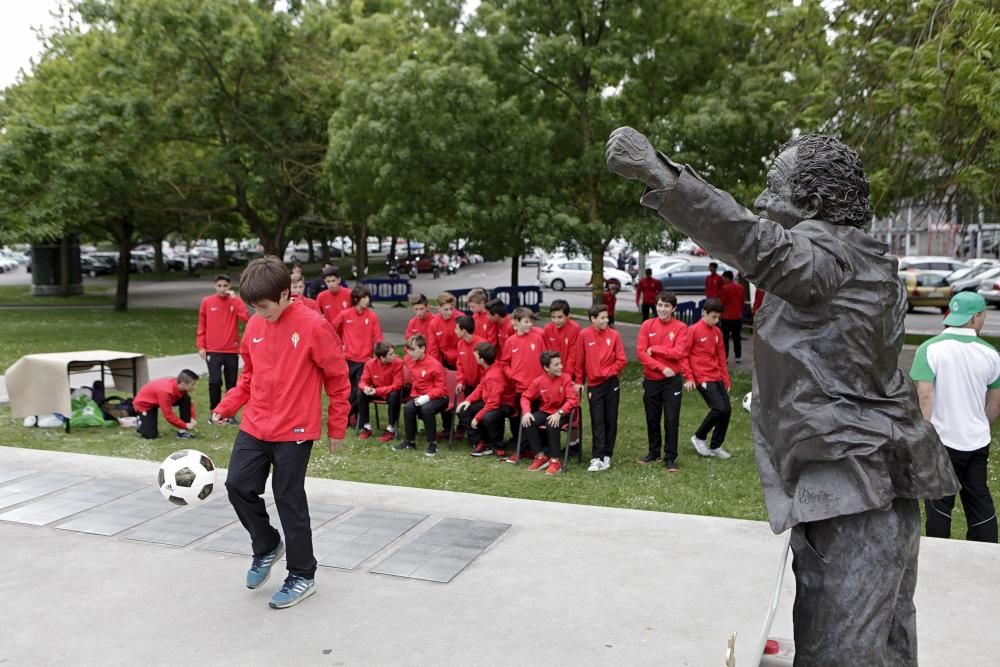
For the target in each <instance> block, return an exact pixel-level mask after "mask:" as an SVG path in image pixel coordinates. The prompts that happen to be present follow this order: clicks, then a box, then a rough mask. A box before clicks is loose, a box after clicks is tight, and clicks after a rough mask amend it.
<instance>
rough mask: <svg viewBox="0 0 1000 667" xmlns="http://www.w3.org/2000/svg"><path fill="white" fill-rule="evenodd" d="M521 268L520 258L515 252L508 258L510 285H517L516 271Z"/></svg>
mask: <svg viewBox="0 0 1000 667" xmlns="http://www.w3.org/2000/svg"><path fill="white" fill-rule="evenodd" d="M520 268H521V258H520V257H518V256H517V255H516V254H515V255H514V256H513V257H511V258H510V285H511V287H517V272H518V270H519V269H520Z"/></svg>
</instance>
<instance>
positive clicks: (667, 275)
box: [653, 256, 739, 294]
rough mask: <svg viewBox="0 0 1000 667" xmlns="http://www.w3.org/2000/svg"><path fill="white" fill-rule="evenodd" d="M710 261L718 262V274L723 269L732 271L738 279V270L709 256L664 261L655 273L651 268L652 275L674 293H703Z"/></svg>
mask: <svg viewBox="0 0 1000 667" xmlns="http://www.w3.org/2000/svg"><path fill="white" fill-rule="evenodd" d="M712 262H715V263H716V264H718V265H719V266H718V271H717V272H718V274H719V275H722V272H723V271H732V272H733V276H735V277H736V278H737V279H739V271H737V270H736V269H734V268H733V267H731V266H729V265H728V264H726V263H724V262H720V261H719V260H716V259H712V258H710V257H697V256H692V257H691V259H690V260H688V261H686V262H684V261H673V262H671V261H669V260H667V261H664V262H663V263H662V264H661V265H660V266H661V267H662V269H663V270H662V271H661V272H659V273H657V270H656V269H654V270H653V277H654V278H656V279H657V280H659V281H660V283H661V284H662V285H663V289H665V290H667V291H668V292H673V293H674V294H704V293H705V279H706V278H708V273H709V272H708V265H709V264H711V263H712Z"/></svg>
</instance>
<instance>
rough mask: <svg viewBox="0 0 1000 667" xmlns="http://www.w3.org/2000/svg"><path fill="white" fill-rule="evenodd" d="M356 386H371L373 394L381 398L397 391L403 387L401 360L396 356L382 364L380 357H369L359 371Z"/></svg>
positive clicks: (362, 387)
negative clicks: (359, 376) (359, 378)
mask: <svg viewBox="0 0 1000 667" xmlns="http://www.w3.org/2000/svg"><path fill="white" fill-rule="evenodd" d="M358 386H359V387H360V388H361V389H364V388H366V387H371V388H372V389H374V390H375V395H376V396H379V397H381V398H386V397H387V396H388V395H389V394H391V393H392V392H394V391H399V390H400V389H402V388H403V360H402V359H400V358H398V357H396V358H393V360H392V361H391V362H389V363H388V364H383V363H382V360H381V359H369V360H368V361H366V362H365V369H364V370H363V371H361V380H360V382H358Z"/></svg>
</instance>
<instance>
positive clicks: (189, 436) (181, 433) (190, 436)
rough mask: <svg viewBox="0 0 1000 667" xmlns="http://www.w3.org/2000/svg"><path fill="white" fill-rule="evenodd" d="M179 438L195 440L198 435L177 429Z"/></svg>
mask: <svg viewBox="0 0 1000 667" xmlns="http://www.w3.org/2000/svg"><path fill="white" fill-rule="evenodd" d="M177 437H178V438H184V439H186V440H194V439H195V438H196V437H197V436H196V435H195V434H194V433H191V432H190V431H177Z"/></svg>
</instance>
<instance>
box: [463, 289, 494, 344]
mask: <svg viewBox="0 0 1000 667" xmlns="http://www.w3.org/2000/svg"><path fill="white" fill-rule="evenodd" d="M465 303H467V304H468V306H469V313H470V314H471V315H472V319H473V321H475V323H476V335H477V336H479V337H480V338H482V339H483V340H484V341H486V342H487V343H489V344H490V345H493V346H494V347H496V344H497V337H496V331H494V329H493V325H492V324H491V323H490V311H488V310H486V291H485V290H482V289H480V288H478V287H475V288H473V289H471V290H469V293H468V294H466V295H465Z"/></svg>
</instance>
